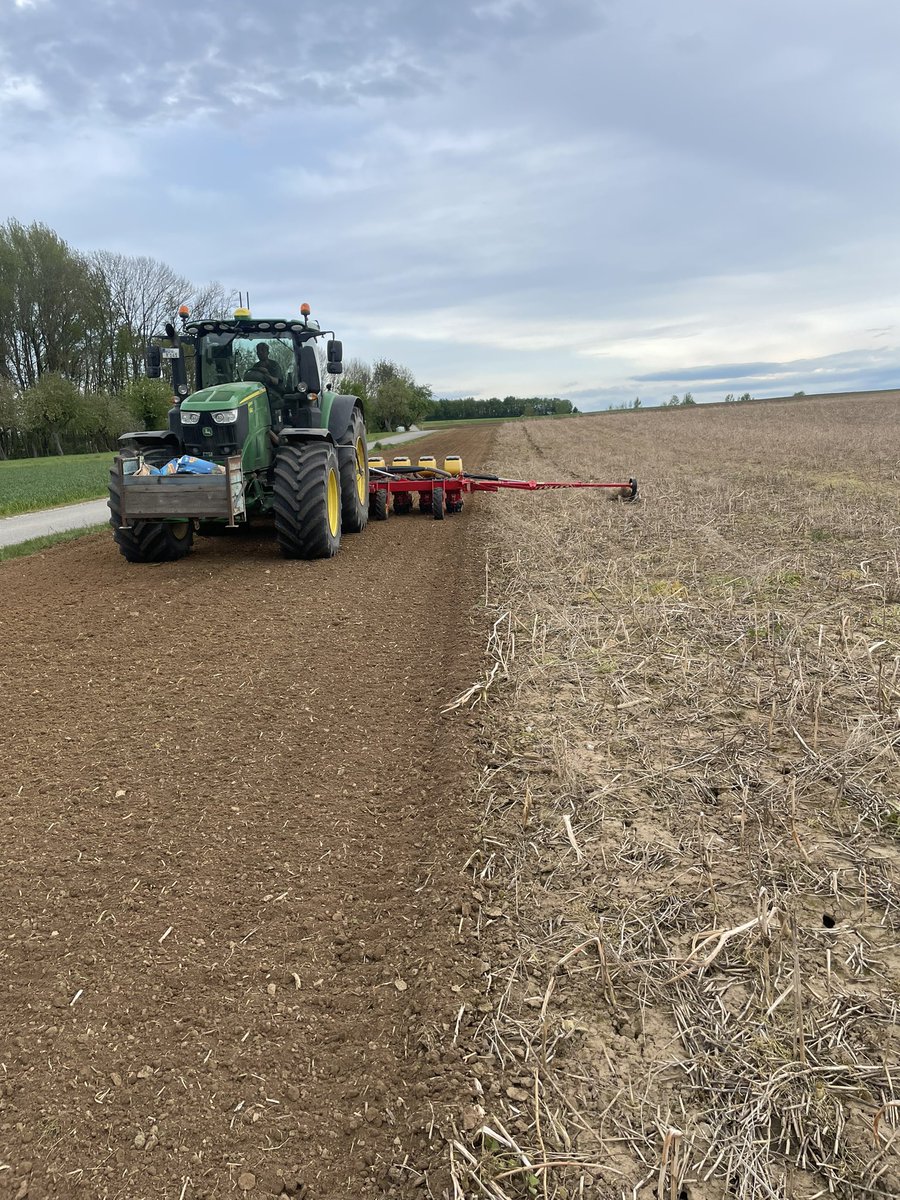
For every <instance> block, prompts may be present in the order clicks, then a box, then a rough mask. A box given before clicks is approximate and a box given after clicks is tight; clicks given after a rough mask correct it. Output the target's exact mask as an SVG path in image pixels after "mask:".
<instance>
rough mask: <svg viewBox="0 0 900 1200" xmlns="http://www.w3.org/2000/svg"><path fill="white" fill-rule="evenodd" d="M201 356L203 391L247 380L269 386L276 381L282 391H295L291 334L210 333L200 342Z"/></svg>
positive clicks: (200, 366)
mask: <svg viewBox="0 0 900 1200" xmlns="http://www.w3.org/2000/svg"><path fill="white" fill-rule="evenodd" d="M199 353H200V361H199V368H200V381H199V382H200V387H201V388H209V387H215V386H216V384H218V383H240V382H242V381H243V380H245V379H248V380H252V381H255V382H258V383H268V382H269V381H270V380H271V379H272V378H274V379H275V380H276V381H277V383H278V385H279V386H280V389H281V390H282V391H286V392H290V391H293V390H294V387H295V380H294V344H293V340H292V338H291V337H290V334H288V336H287V337H278V336H277V335H275V334H265V335H263V334H258V335H257V334H250V335H247V336H239V335H237V334H234V333H207V334H204V335H203V337H202V338H201V339H200V346H199Z"/></svg>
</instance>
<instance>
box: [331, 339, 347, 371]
mask: <svg viewBox="0 0 900 1200" xmlns="http://www.w3.org/2000/svg"><path fill="white" fill-rule="evenodd" d="M343 357H344V344H343V342H338V341H334V340H332V341H330V342H329V343H328V374H329V375H341V374H342V373H343V370H344V367H343V364H342V361H341V360H342V359H343Z"/></svg>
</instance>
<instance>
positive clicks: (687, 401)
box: [681, 392, 697, 408]
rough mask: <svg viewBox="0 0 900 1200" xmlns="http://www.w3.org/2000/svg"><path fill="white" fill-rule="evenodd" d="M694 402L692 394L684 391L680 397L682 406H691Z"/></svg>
mask: <svg viewBox="0 0 900 1200" xmlns="http://www.w3.org/2000/svg"><path fill="white" fill-rule="evenodd" d="M696 403H697V401H696V400H695V399H694V397H693V395H692V394H691V393H690V392H685V393H684V396H683V397H682V400H681V407H682V408H691V407H692V406H693V405H695V404H696Z"/></svg>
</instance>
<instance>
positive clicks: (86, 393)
mask: <svg viewBox="0 0 900 1200" xmlns="http://www.w3.org/2000/svg"><path fill="white" fill-rule="evenodd" d="M233 301H234V296H233V294H232V293H230V292H229V291H227V290H226V289H225V288H224V287H223V286H222V285H221V284H220V283H216V282H214V283H208V284H205V285H203V286H200V287H198V286H196V285H194V284H192V283H191V282H190V280H188V279H186V278H185V277H184V276H183V275H179V274H178V273H177V272H176V271H174V270H173V269H172V268H171V267H170V266H168V264H166V263H164V262H160V261H158V260H157V259H153V258H148V257H145V256H133V255H128V254H118V253H114V252H111V251H107V250H100V251H95V252H93V253H88V254H85V253H82V252H80V251H78V250H75V249H73V248H72V247H71V246H69V245H68V244H67V243H66V242H65V241H64V240H63V239H62V238H61V237H60V236H59V235H58V234H57V233H55V232H54V231H53V230H52V229H50V228H48V227H47V226H46V225H43V224H41V223H39V222H33V223H32V224H31V225H23V224H21V223H20V222H19V221H15V220H9V221H7V222H6V223H5V224H2V225H0V458H18V457H23V456H27V455H30V456H35V457H36V456H39V455H43V454H63V453H73V452H79V451H85V450H88V451H89V450H107V449H111V448H112V447H113V446H114V445H115V439H116V438H117V437H118V435H119V434H120V433H122V432H124V431H125V430H126V429H127V428H129V427H133V425H134V424H135V422H136V421H142V420H143V419H144V417H145V416H146V415H147V406H148V403H149V404H151V408H152V410H153V411H154V412H156V411H158V409H159V407H160V405H161V404H162V403H163V399H162V397H161V389H160V388H159V387H158V386H157V387H155V388H153V387H151V388H148V387H147V386H146V385H147V384H148V383H150V382H151V381H148V380H145V379H142V378H141V375H142V372H143V362H144V350H145V347H146V344H147V342H148V340H149V339H150V337H151V336H152V335H153V334H154V333H156V332H157V331H158V330H159V329H160V328H161V326H162V324H163V322H164V321H165V320H167V319H169V318H171V316H172V314H173V313H174V312H175V311H176V309H177V308H178V306H179V304H184V303H187V304H189V305H190V306H191V308H192V309H195V310H197V311H200V312H204V313H209V314H210V315H213V316H225V315H227V313H228V312H229V311H230V310H231V308H232V307H233ZM168 396H169V393H168V392H167V393H166V397H165V399H166V401H167V399H168ZM151 401H152V403H151Z"/></svg>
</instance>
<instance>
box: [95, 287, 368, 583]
mask: <svg viewBox="0 0 900 1200" xmlns="http://www.w3.org/2000/svg"><path fill="white" fill-rule="evenodd" d="M180 316H181V326H182V328H181V331H180V332H176V329H175V327H174V325H173V324H171V323H169V324H167V325H166V327H165V336H164V337H159V338H155V339H154V340H153V341H152V342H151V344H150V346H149V347H148V348H147V374H148V375H149V376H150V377H151V378H156V379H158V378H161V377H162V374H163V368H164V365H166V366H168V367H169V368H170V372H171V382H172V390H173V392H174V402H173V405H172V408H171V409H170V410H169V418H168V425H169V427H168V429H158V430H150V431H144V432H141V433H126V434H123V435H122V437H121V438H120V439H119V443H120V446H121V450H120V452H119V454H118V455H117V457H116V459H115V462H114V464H113V468H112V471H111V472H110V482H109V509H110V524H111V526H112V528H113V536H114V538H115V540H116V543H117V545H118V547H119V550H120V552H121V553H122V554H123V555H124V556H125V558H127V559H128V561H129V562H141V563H148V562H171V561H173V560H175V559H179V558H183V557H184V555H186V554H188V553H189V552H190V549H191V546H192V544H193V539H194V536H195V534H196V533H199V534H201V535H207V536H214V535H216V534H220V533H225V532H226V531H227V530H228V529H229V528H236V527H238V526H240V525H243V524H246V523H247V522H248V521H250V520H251V519H253V518H254V517H258V516H266V515H268V516H271V517H273V518H274V524H275V536H276V539H277V541H278V544H279V546H280V548H281V551H282V553H283V554H284V555H285V556H286V557H287V558H307V559H308V558H329V557H331V555H333V554H335V553H337V550H338V548H339V546H340V542H341V535H342V533H358V532H360V531H361V530H362V529H364V528H365V525H366V521H367V519H368V514H369V468H368V454H367V448H366V428H365V421H364V415H363V406H362V403H361V401H360V400H358V399H357V398H356V397H355V396H342V395H339V394H337V393H336V392H335V391H334V390H333V389H332V380H331V379H329V381H328V384H327V386H326V387H325V389H324V390H323V389H322V386H321V376H320V366H321V365H324V366H325V369H326V372H327V374H328V375H329V376H331V377H334V376H336V375H340V374H341V372H342V370H343V367H342V363H341V358H342V347H341V343H340V342H338V341H335V340H334V335H333V334H332V333H331V331H328V330H322V329H320V328H319V325H318V323H317V322H316V321H313V320H311V319H310V316H309V306H308V305H306V304H304V305H303V306H302V307H301V319H300V320H299V321H296V320H294V321H292V320H280V319H279V320H275V319H272V320H256V319H254V318H253V317H251V315H250V311H249V309H246V308H239V309H237V310H236V311H235V314H234V317H233V318H232V319H228V320H219V319H211V320H193V319H189V313H188V311H187V309H186V308H182V309H181V310H180ZM326 335H328V336H329V341H328V342H327V347H326V352H325V361H324V364H320V359H319V352H318V351H317V346H316V343H317V339H319V338H323V337H325V336H326Z"/></svg>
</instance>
